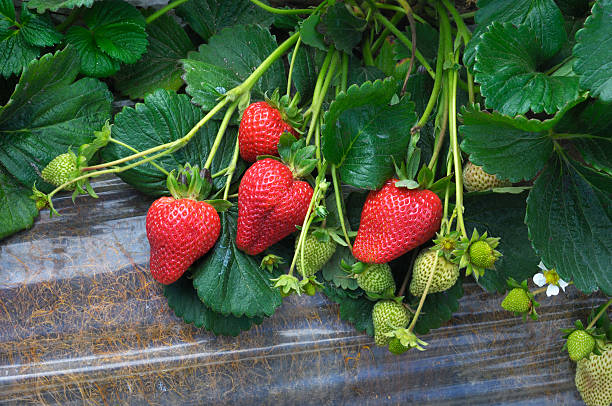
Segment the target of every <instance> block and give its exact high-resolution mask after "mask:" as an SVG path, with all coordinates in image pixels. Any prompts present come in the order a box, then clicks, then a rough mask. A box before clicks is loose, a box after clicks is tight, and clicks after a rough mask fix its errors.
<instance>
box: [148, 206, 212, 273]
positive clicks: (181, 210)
mask: <svg viewBox="0 0 612 406" xmlns="http://www.w3.org/2000/svg"><path fill="white" fill-rule="evenodd" d="M220 232H221V220H220V219H219V215H218V214H217V211H216V210H215V209H214V208H213V207H212V206H211V205H210V204H208V203H206V202H198V201H195V200H192V199H175V198H173V197H161V198H159V199H157V200H156V201H154V202H153V204H152V205H151V207H150V208H149V211H148V212H147V238H148V239H149V245H150V246H151V261H150V268H151V274H152V275H153V278H155V280H156V281H158V282H160V283H163V284H165V285H168V284H171V283H173V282H175V281H176V280H177V279H179V278H180V277H181V276H182V275H183V273H185V271H186V270H187V268H189V267H190V266H191V264H193V263H194V261H195V260H196V259H198V258H200V257H201V256H202V255H204V254H206V253H207V252H208V251H209V250H210V249H211V248H212V247H213V245H215V242H217V239H218V238H219V233H220Z"/></svg>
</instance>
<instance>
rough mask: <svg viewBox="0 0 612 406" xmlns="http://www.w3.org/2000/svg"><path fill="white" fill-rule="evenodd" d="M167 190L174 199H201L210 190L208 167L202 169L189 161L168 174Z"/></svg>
mask: <svg viewBox="0 0 612 406" xmlns="http://www.w3.org/2000/svg"><path fill="white" fill-rule="evenodd" d="M166 186H167V187H168V191H169V192H170V194H171V195H172V197H174V198H175V199H191V200H196V201H201V200H204V199H206V197H208V195H209V194H210V191H211V190H212V177H211V175H210V171H209V170H208V169H202V170H200V168H199V167H198V166H197V165H195V166H191V165H190V164H189V163H186V164H185V165H183V166H181V167H179V170H178V172H176V173H175V170H173V171H172V172H170V173H169V174H168V178H167V180H166Z"/></svg>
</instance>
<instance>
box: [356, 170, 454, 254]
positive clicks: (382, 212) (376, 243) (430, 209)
mask: <svg viewBox="0 0 612 406" xmlns="http://www.w3.org/2000/svg"><path fill="white" fill-rule="evenodd" d="M397 181H398V180H397V179H390V180H388V181H387V182H386V183H385V184H384V186H383V187H382V188H381V189H379V190H374V191H371V192H370V193H369V194H368V197H367V199H366V202H365V204H364V206H363V210H362V212H361V223H360V224H359V231H358V232H357V238H356V239H355V244H354V245H353V256H354V257H355V258H357V260H359V261H361V262H366V263H376V264H382V263H385V262H389V261H391V260H393V259H395V258H397V257H399V256H401V255H403V254H405V253H406V252H408V251H410V250H411V249H413V248H415V247H418V246H419V245H421V244H423V243H424V242H426V241H427V240H429V239H430V238H432V237H433V236H434V234H435V233H436V231H438V229H439V228H440V221H441V220H442V202H441V201H440V198H439V197H438V196H437V195H436V194H435V193H433V192H432V191H430V190H418V189H407V188H403V187H395V182H397Z"/></svg>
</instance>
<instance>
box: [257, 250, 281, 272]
mask: <svg viewBox="0 0 612 406" xmlns="http://www.w3.org/2000/svg"><path fill="white" fill-rule="evenodd" d="M284 263H285V260H284V259H283V258H282V257H279V256H278V255H274V254H268V255H266V256H265V257H263V259H262V260H261V264H260V265H259V268H261V269H267V270H268V272H273V271H274V270H275V269H276V268H277V267H278V266H280V265H281V264H284Z"/></svg>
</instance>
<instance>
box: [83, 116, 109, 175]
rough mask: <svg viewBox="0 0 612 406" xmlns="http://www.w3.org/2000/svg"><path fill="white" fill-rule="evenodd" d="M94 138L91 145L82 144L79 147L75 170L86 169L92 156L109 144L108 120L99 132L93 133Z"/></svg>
mask: <svg viewBox="0 0 612 406" xmlns="http://www.w3.org/2000/svg"><path fill="white" fill-rule="evenodd" d="M94 137H95V138H94V140H93V141H92V142H91V143H89V144H83V145H81V146H80V147H79V152H78V154H77V168H78V169H79V170H80V169H81V168H84V167H86V166H87V165H88V164H89V161H90V160H91V158H92V157H93V156H94V154H95V153H96V152H98V151H99V150H100V149H102V148H104V147H105V146H106V145H107V144H108V143H109V141H110V139H111V125H110V122H109V121H108V120H106V123H104V125H103V126H102V129H101V130H100V131H94Z"/></svg>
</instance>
